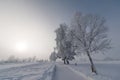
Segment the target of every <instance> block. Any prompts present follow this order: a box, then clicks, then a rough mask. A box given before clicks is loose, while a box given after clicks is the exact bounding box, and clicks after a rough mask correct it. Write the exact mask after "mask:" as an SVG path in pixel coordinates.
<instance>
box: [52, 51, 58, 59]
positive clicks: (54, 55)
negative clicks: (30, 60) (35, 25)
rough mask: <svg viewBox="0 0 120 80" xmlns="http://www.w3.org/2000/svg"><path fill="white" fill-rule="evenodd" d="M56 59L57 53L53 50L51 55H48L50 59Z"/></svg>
mask: <svg viewBox="0 0 120 80" xmlns="http://www.w3.org/2000/svg"><path fill="white" fill-rule="evenodd" d="M56 59H57V54H56V52H55V51H54V52H52V53H51V55H50V61H56Z"/></svg>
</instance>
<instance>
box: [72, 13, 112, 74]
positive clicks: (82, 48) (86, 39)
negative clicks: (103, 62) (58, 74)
mask: <svg viewBox="0 0 120 80" xmlns="http://www.w3.org/2000/svg"><path fill="white" fill-rule="evenodd" d="M105 22H106V21H105V19H104V18H103V17H100V16H96V15H92V14H86V15H83V14H81V13H77V14H76V15H75V16H74V19H73V21H72V24H71V29H72V34H73V35H74V37H75V39H76V42H77V46H78V51H79V52H80V53H84V54H86V55H87V56H88V58H89V60H90V63H91V70H92V72H94V73H96V74H97V71H96V69H95V66H94V63H93V60H92V57H91V54H92V53H102V52H104V51H106V50H107V49H109V48H110V40H109V39H108V37H107V31H108V27H107V26H106V25H105Z"/></svg>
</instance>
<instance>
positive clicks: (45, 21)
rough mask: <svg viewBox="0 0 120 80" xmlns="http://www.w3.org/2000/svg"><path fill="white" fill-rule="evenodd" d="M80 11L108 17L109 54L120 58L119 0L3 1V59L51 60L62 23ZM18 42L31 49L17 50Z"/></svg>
mask: <svg viewBox="0 0 120 80" xmlns="http://www.w3.org/2000/svg"><path fill="white" fill-rule="evenodd" d="M76 11H80V12H82V13H85V14H86V13H92V14H98V15H100V16H102V17H105V18H106V20H107V26H108V27H109V33H108V36H109V38H110V39H111V40H112V45H113V48H112V49H111V50H110V51H109V52H106V53H107V54H106V55H105V56H108V55H109V56H110V57H114V58H119V57H120V53H119V52H120V42H119V41H120V37H119V34H120V22H119V21H120V1H119V0H0V58H1V59H5V58H7V57H8V56H10V55H15V56H18V57H24V58H25V57H31V56H37V57H38V58H41V59H47V58H48V57H49V55H50V53H51V52H52V51H53V47H55V33H54V31H55V29H56V28H57V27H59V24H60V23H64V22H65V23H67V24H69V23H70V21H71V18H72V17H73V15H74V13H75V12H76ZM18 42H25V43H27V45H28V48H27V50H26V51H24V52H18V51H16V50H15V44H16V43H18Z"/></svg>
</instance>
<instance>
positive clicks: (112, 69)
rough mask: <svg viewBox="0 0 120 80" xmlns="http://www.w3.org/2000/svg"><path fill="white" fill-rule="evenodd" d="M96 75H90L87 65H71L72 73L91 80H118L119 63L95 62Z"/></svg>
mask: <svg viewBox="0 0 120 80" xmlns="http://www.w3.org/2000/svg"><path fill="white" fill-rule="evenodd" d="M95 66H96V69H97V71H98V75H95V74H93V73H91V70H90V64H89V63H81V64H77V65H76V66H75V65H74V64H71V67H72V69H74V71H77V72H80V73H83V74H85V75H86V76H88V77H91V78H92V79H93V80H119V79H120V76H119V75H120V63H119V61H118V62H117V61H116V62H114V63H112V62H109V63H108V62H106V63H105V62H104V61H103V63H102V62H100V63H99V62H98V63H97V62H95Z"/></svg>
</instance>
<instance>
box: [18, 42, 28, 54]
mask: <svg viewBox="0 0 120 80" xmlns="http://www.w3.org/2000/svg"><path fill="white" fill-rule="evenodd" d="M27 47H28V46H27V43H24V42H18V43H16V50H17V51H19V52H21V51H25V50H27Z"/></svg>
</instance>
